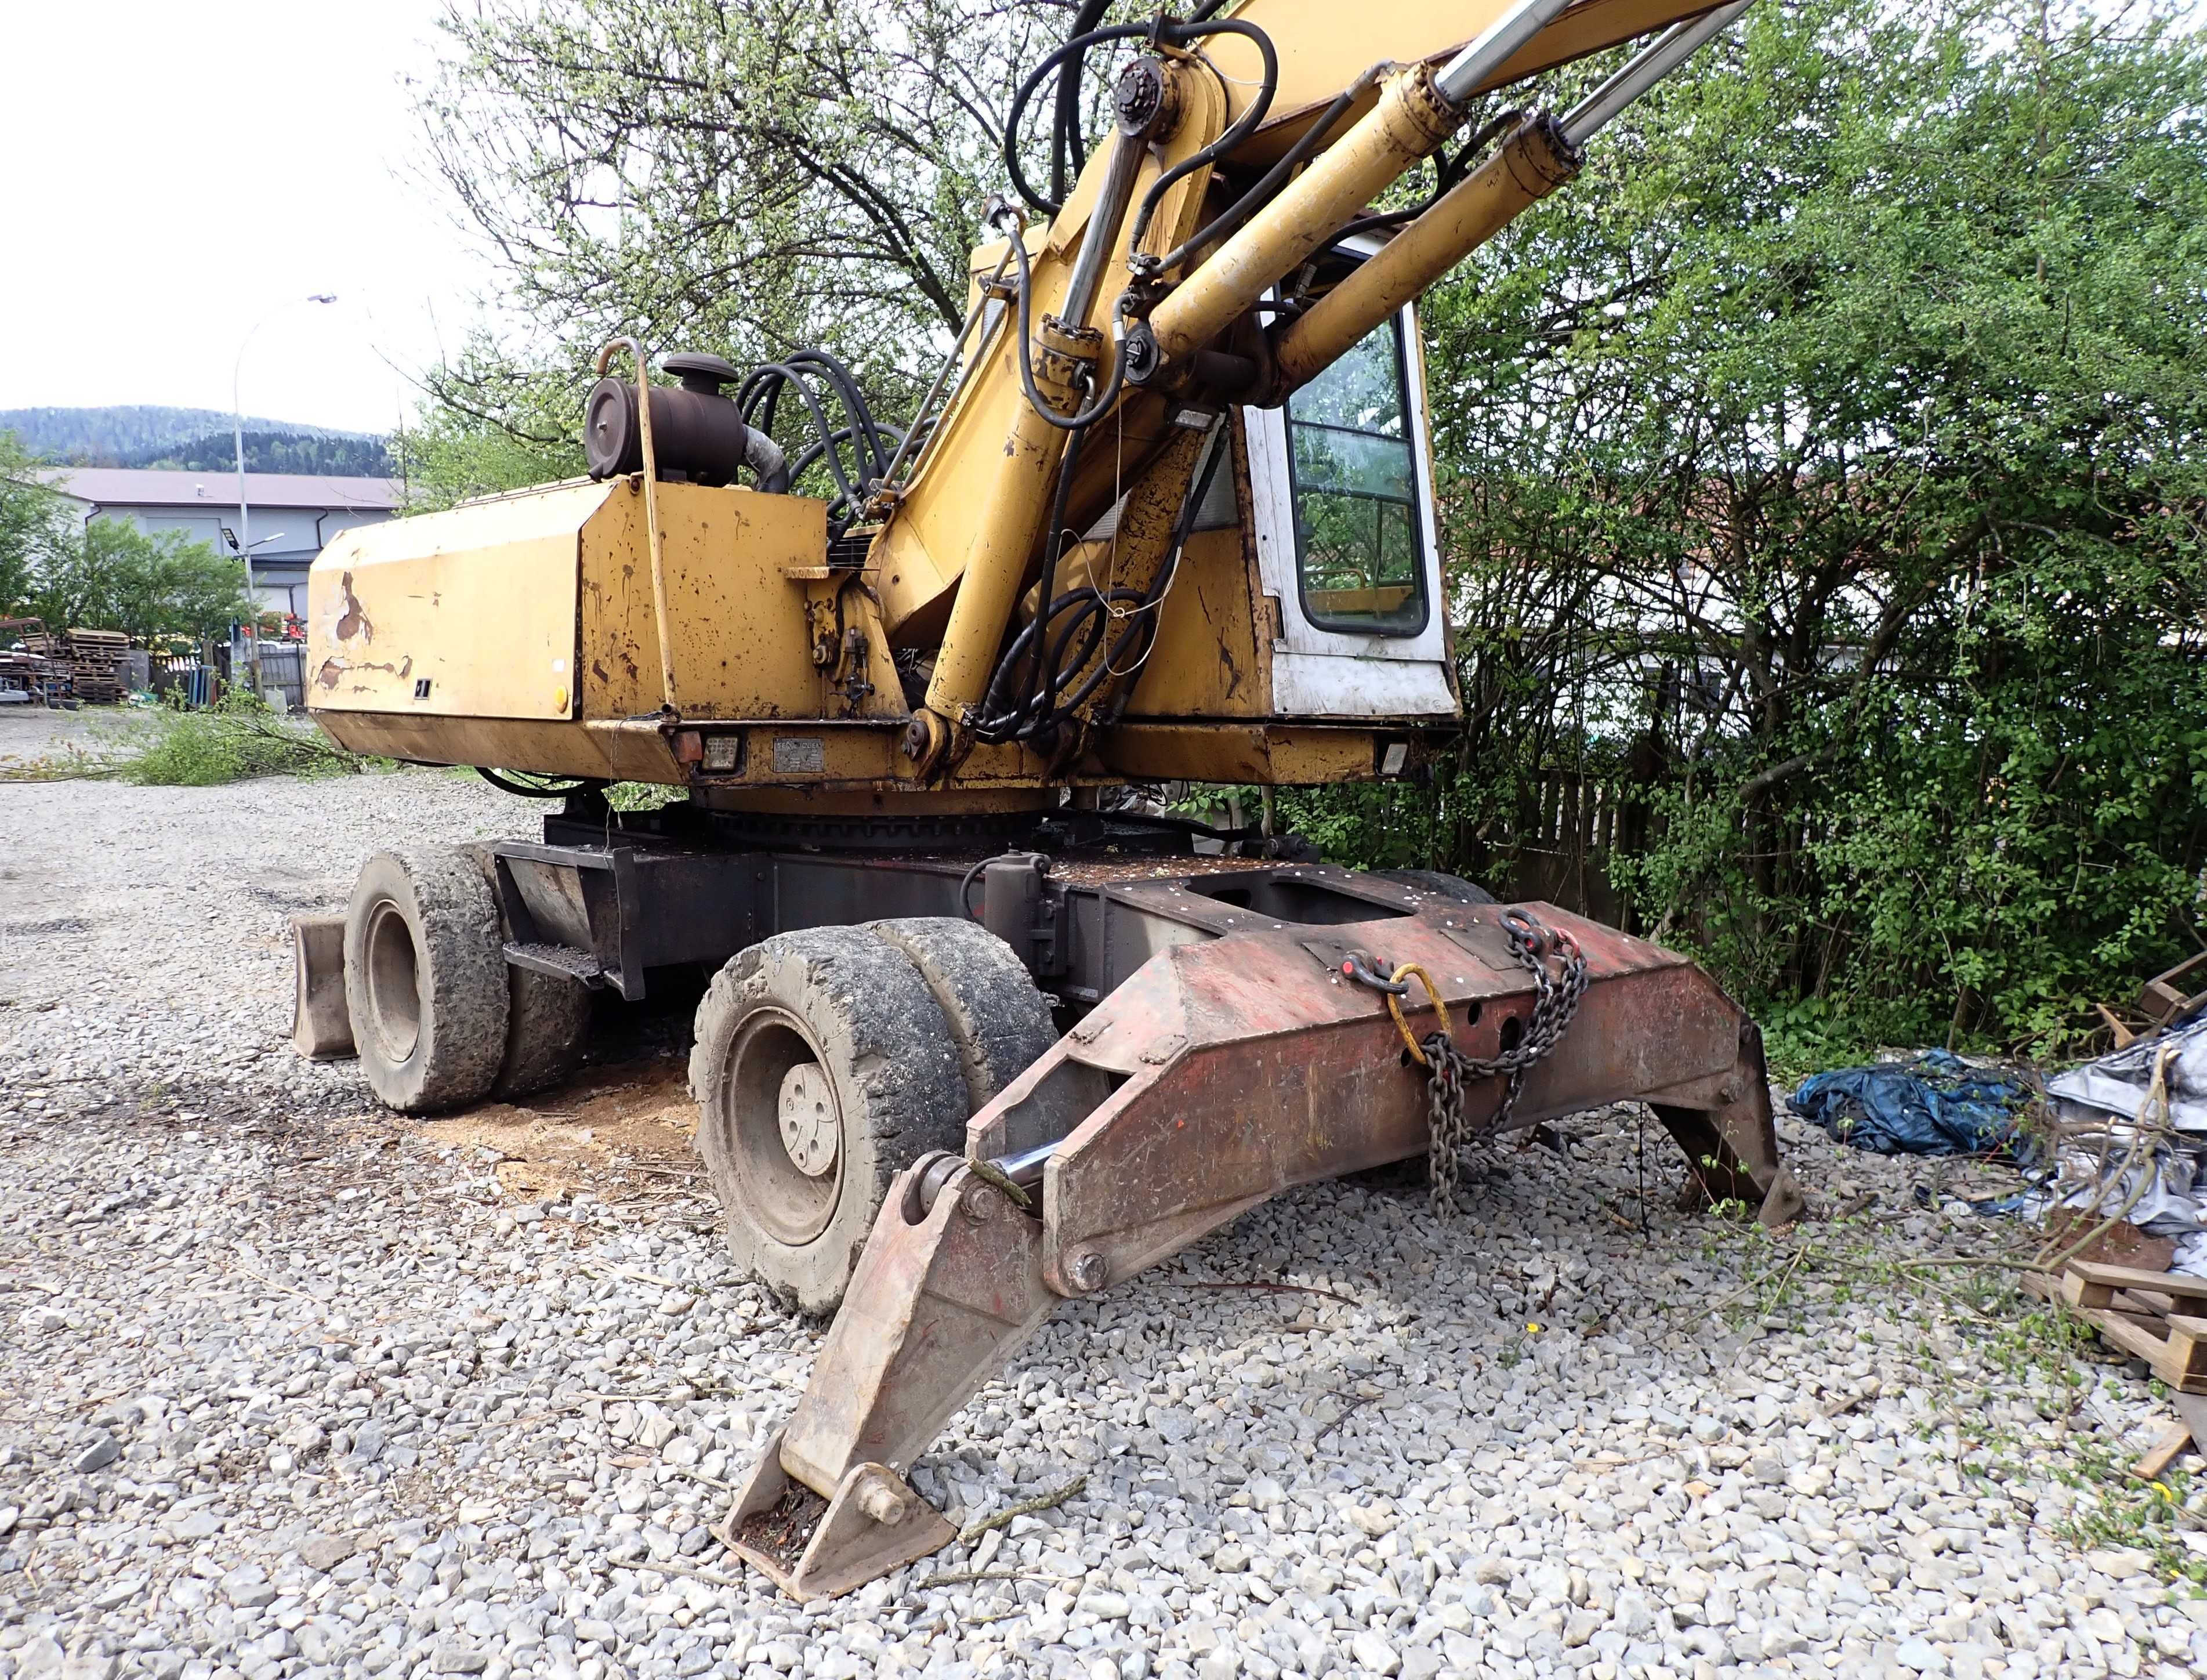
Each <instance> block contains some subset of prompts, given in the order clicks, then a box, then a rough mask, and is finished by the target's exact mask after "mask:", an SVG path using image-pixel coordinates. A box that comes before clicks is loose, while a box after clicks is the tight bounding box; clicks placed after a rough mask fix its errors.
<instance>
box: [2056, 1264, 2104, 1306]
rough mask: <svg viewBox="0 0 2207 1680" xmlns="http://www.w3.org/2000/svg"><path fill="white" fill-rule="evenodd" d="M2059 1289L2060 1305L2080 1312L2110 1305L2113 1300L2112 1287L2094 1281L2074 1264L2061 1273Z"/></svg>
mask: <svg viewBox="0 0 2207 1680" xmlns="http://www.w3.org/2000/svg"><path fill="white" fill-rule="evenodd" d="M2060 1291H2061V1303H2062V1305H2063V1306H2072V1307H2074V1308H2076V1309H2077V1310H2078V1312H2090V1311H2092V1310H2094V1309H2096V1308H2101V1307H2108V1306H2114V1301H2115V1292H2114V1289H2112V1288H2109V1287H2108V1285H2107V1284H2105V1283H2095V1282H2092V1280H2091V1279H2090V1278H2089V1277H2087V1276H2084V1273H2083V1272H2081V1271H2079V1270H2078V1269H2077V1268H2076V1267H2075V1266H2074V1265H2072V1266H2071V1267H2070V1268H2069V1269H2068V1270H2066V1271H2064V1272H2063V1273H2062V1274H2061V1282H2060Z"/></svg>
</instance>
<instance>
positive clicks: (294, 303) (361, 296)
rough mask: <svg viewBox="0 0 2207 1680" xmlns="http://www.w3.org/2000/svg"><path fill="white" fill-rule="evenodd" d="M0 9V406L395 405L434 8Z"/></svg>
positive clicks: (426, 196)
mask: <svg viewBox="0 0 2207 1680" xmlns="http://www.w3.org/2000/svg"><path fill="white" fill-rule="evenodd" d="M0 3H5V8H6V11H7V17H8V21H7V39H8V51H9V59H10V61H11V62H12V63H15V64H17V65H20V66H36V67H39V68H38V69H37V71H36V73H30V74H21V75H14V76H11V77H9V82H8V89H7V96H6V98H4V99H0V158H5V159H6V160H7V162H8V165H9V167H8V170H7V176H6V181H7V184H6V187H5V188H4V190H0V208H4V211H5V212H6V227H7V230H8V237H7V243H6V247H5V252H6V260H4V261H0V321H5V322H7V323H8V324H9V344H8V354H7V355H6V356H5V357H4V358H0V409H11V408H21V407H28V406H32V405H36V404H52V405H56V406H62V407H81V406H87V405H91V404H108V403H166V404H179V405H182V406H187V407H193V408H207V409H218V410H228V409H230V405H231V379H232V374H233V370H236V372H237V374H238V376H239V393H240V398H241V400H242V404H243V406H244V408H245V410H246V411H247V412H248V414H253V415H258V416H267V417H270V418H273V419H278V420H286V421H306V422H309V423H313V424H318V425H324V426H337V427H349V428H353V429H357V430H362V431H374V432H387V431H389V430H390V429H391V428H392V426H393V425H394V424H395V423H396V421H397V420H398V417H399V416H400V414H401V413H402V412H404V413H408V414H410V413H411V412H412V410H413V407H414V399H415V392H414V389H413V386H412V385H411V383H410V378H409V375H410V374H414V373H416V372H417V371H418V370H419V369H420V368H422V367H424V366H426V365H428V364H429V363H431V362H434V360H435V359H436V356H437V353H438V350H439V348H440V345H446V344H449V345H453V346H457V344H458V342H459V340H460V338H462V337H463V336H464V332H465V331H466V328H467V326H468V324H469V322H470V320H473V319H475V316H476V314H477V307H476V300H477V298H478V297H479V296H481V295H482V294H483V293H484V292H485V291H487V289H488V284H489V276H488V272H487V266H485V264H484V263H483V261H482V260H481V258H480V256H479V255H478V254H476V253H475V249H474V248H473V247H472V246H471V244H470V240H469V238H468V236H466V235H465V234H464V232H463V231H462V230H460V229H459V228H458V226H456V225H455V224H453V223H452V220H451V218H450V216H449V214H448V212H447V210H446V204H447V200H446V198H445V196H444V195H443V194H442V193H441V192H440V191H439V190H438V189H437V188H435V187H434V186H433V185H431V184H430V183H428V182H424V181H423V180H422V179H421V177H420V176H418V175H416V174H415V173H414V172H413V170H412V167H411V159H412V158H414V157H415V155H416V126H415V123H414V119H413V117H412V115H411V112H410V101H409V96H408V92H407V89H406V87H405V86H404V78H405V77H406V76H408V75H416V76H419V75H422V74H423V73H424V72H425V71H426V70H427V69H428V65H429V64H430V63H432V62H433V59H434V51H433V48H432V45H431V43H432V41H433V39H434V33H435V22H436V19H437V16H438V15H439V13H440V9H441V0H366V3H362V0H350V3H347V0H197V3H194V4H190V5H179V4H177V3H176V0H93V3H89V4H87V3H83V0H79V3H76V4H35V3H30V0H0ZM2108 3H2114V0H2108ZM2151 3H2157V4H2161V5H2164V6H2168V7H2169V8H2171V9H2173V10H2174V13H2175V15H2179V16H2184V17H2187V18H2191V19H2194V20H2196V19H2198V18H2199V17H2201V16H2203V15H2207V0H2151ZM315 292H327V293H334V294H335V295H336V296H337V300H338V301H337V302H335V303H333V304H327V305H320V304H312V303H308V302H304V301H303V300H304V299H305V298H306V297H307V296H308V295H309V294H311V293H315ZM248 336H249V339H250V342H249V343H248ZM241 350H242V361H241Z"/></svg>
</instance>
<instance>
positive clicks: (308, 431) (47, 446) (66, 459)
mask: <svg viewBox="0 0 2207 1680" xmlns="http://www.w3.org/2000/svg"><path fill="white" fill-rule="evenodd" d="M231 424H232V422H231V418H230V416H229V415H226V414H224V413H223V412H222V411H221V410H218V409H179V408H168V407H164V406H162V405H159V404H117V405H111V406H108V407H104V408H83V409H67V408H32V409H6V410H0V432H13V433H15V434H16V436H17V437H18V438H19V439H21V442H22V445H23V447H24V448H25V449H26V450H27V451H30V452H31V453H32V454H33V455H39V456H44V457H46V458H48V459H50V460H54V461H58V462H62V463H66V464H68V465H69V466H76V467H147V468H171V469H176V470H179V471H183V472H214V471H218V470H220V469H223V468H225V467H230V466H234V465H235V464H236V441H235V439H234V436H233V434H232V432H231ZM245 424H246V432H245V464H246V468H247V469H248V471H252V472H265V473H330V474H338V475H367V476H372V477H381V476H383V475H385V474H386V473H387V472H389V471H390V461H389V457H388V455H387V454H386V451H385V448H384V444H383V439H380V438H377V437H372V436H370V435H368V434H367V433H360V432H340V431H337V430H334V429H332V428H331V427H326V426H308V425H302V424H299V423H296V422H294V421H282V420H262V419H248V420H247V421H246V422H245Z"/></svg>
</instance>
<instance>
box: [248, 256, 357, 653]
mask: <svg viewBox="0 0 2207 1680" xmlns="http://www.w3.org/2000/svg"><path fill="white" fill-rule="evenodd" d="M337 301H338V295H337V294H336V293H335V292H333V291H318V292H310V293H308V295H307V296H304V297H289V298H286V299H284V302H281V303H277V304H273V305H272V306H271V307H269V308H266V309H264V310H262V311H261V312H260V320H256V321H255V322H254V323H253V325H252V326H251V327H250V328H249V329H248V331H247V332H246V335H245V337H244V338H243V339H242V341H241V342H240V343H239V344H238V346H237V360H236V362H232V363H231V364H230V419H231V421H232V430H231V434H230V435H231V441H232V442H233V443H235V444H236V447H237V552H238V554H239V556H240V558H242V559H243V560H244V562H245V599H246V602H247V605H248V607H250V608H251V610H252V613H253V624H252V630H253V691H254V694H256V695H257V694H259V693H260V602H259V601H256V600H255V599H254V594H253V550H254V547H255V544H254V541H253V512H252V510H251V509H250V508H248V506H247V505H246V502H245V399H244V398H243V397H242V396H241V395H240V394H239V392H240V386H241V382H242V380H243V378H244V374H245V351H246V347H247V346H248V345H249V344H252V342H253V335H254V333H256V332H260V329H261V328H262V327H264V326H266V325H267V324H268V320H269V318H270V317H271V316H272V315H275V314H279V313H280V312H282V311H283V310H285V309H289V308H293V307H294V306H295V305H297V304H301V303H334V302H337ZM278 535H282V533H281V532H278ZM262 541H274V538H266V537H265V538H263V539H262Z"/></svg>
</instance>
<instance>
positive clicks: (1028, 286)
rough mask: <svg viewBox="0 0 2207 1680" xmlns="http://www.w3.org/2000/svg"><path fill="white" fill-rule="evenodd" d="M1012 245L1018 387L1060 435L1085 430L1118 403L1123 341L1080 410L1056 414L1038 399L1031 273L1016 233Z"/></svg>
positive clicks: (1124, 371) (1115, 347)
mask: <svg viewBox="0 0 2207 1680" xmlns="http://www.w3.org/2000/svg"><path fill="white" fill-rule="evenodd" d="M1006 237H1007V238H1008V239H1009V240H1010V241H1011V242H1012V257H1013V260H1014V261H1015V262H1016V263H1017V264H1018V266H1019V271H1020V312H1019V333H1020V343H1019V356H1018V361H1019V364H1020V388H1021V389H1022V390H1024V391H1025V392H1026V397H1027V402H1028V404H1030V405H1031V406H1032V408H1033V410H1034V411H1035V412H1036V413H1037V414H1038V415H1040V416H1042V417H1043V418H1044V420H1046V421H1049V422H1050V424H1051V425H1052V426H1055V427H1057V429H1058V430H1059V431H1061V432H1080V431H1086V429H1087V428H1088V427H1091V426H1093V425H1094V424H1095V423H1096V422H1097V421H1099V420H1101V419H1102V418H1103V416H1105V415H1106V414H1108V413H1109V411H1110V408H1111V405H1112V404H1114V403H1115V402H1117V401H1118V400H1119V388H1120V387H1121V386H1122V385H1124V384H1125V383H1126V379H1127V341H1126V340H1125V339H1124V338H1121V339H1120V340H1119V341H1118V342H1117V343H1116V344H1114V345H1113V347H1112V350H1111V374H1110V377H1109V379H1107V380H1104V382H1103V390H1102V391H1100V392H1098V393H1097V395H1096V397H1095V398H1094V400H1092V402H1090V403H1089V404H1088V405H1087V406H1086V408H1083V409H1080V410H1076V411H1075V412H1074V413H1072V414H1069V415H1064V414H1060V413H1059V412H1058V411H1057V410H1056V409H1053V408H1052V407H1050V404H1047V403H1045V402H1044V401H1043V399H1042V392H1039V391H1038V390H1037V389H1036V388H1035V376H1034V342H1033V341H1034V271H1033V269H1032V266H1031V265H1030V264H1029V262H1028V260H1027V246H1026V240H1025V239H1024V238H1023V237H1021V236H1020V231H1019V230H1017V229H1016V228H1015V229H1014V230H1012V231H1011V232H1010V233H1009V234H1008V235H1007V236H1006Z"/></svg>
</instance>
